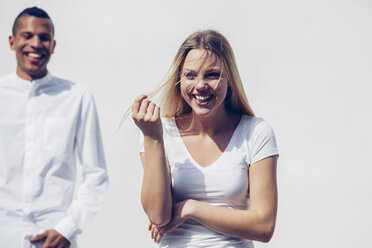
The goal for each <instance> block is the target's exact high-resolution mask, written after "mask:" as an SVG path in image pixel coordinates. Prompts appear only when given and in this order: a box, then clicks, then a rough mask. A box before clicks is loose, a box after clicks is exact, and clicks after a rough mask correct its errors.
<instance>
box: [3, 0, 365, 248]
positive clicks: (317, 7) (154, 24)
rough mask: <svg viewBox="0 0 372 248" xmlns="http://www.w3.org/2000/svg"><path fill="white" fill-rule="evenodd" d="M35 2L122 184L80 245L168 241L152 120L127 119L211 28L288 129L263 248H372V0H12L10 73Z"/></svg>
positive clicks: (7, 10) (274, 118)
mask: <svg viewBox="0 0 372 248" xmlns="http://www.w3.org/2000/svg"><path fill="white" fill-rule="evenodd" d="M34 5H37V6H39V7H42V8H44V9H45V10H46V11H47V12H48V13H49V14H50V16H51V17H52V20H53V22H54V25H55V29H56V37H55V38H56V40H57V47H56V50H55V53H54V55H53V57H52V60H51V62H50V64H49V70H50V71H51V73H52V74H53V75H55V76H59V77H63V78H66V79H69V80H72V81H74V82H77V83H80V84H83V85H85V86H86V87H87V88H89V89H90V90H91V92H92V93H93V94H94V96H95V99H96V103H97V107H98V111H99V115H100V121H101V129H102V133H103V139H104V145H105V151H106V158H107V164H108V169H109V175H110V180H111V182H110V187H109V190H108V192H107V196H106V200H105V204H104V206H103V209H102V211H101V212H100V213H99V214H98V215H97V217H96V218H95V219H94V220H93V221H92V222H90V223H89V224H88V226H87V227H86V228H85V230H84V232H83V233H82V235H80V236H79V239H78V243H79V245H80V247H81V248H88V247H89V248H96V247H97V248H98V247H155V246H154V245H153V243H152V240H151V239H150V234H149V233H148V231H147V218H146V216H145V214H144V212H143V210H142V208H141V205H140V198H139V196H140V187H141V180H142V168H141V165H140V160H139V156H138V132H139V131H138V130H137V129H136V127H135V125H134V124H133V122H132V120H131V119H128V120H126V121H125V123H124V124H123V126H122V128H121V129H120V131H118V132H116V130H117V127H118V125H119V122H120V120H121V118H122V116H123V114H124V112H125V111H126V109H127V108H128V107H129V106H130V105H131V103H132V101H133V99H134V98H135V97H136V96H137V95H138V94H141V93H148V92H150V91H151V90H152V89H154V87H156V85H157V84H158V83H159V82H160V81H161V79H162V78H163V76H164V75H165V73H166V72H167V70H168V68H169V66H170V64H171V62H172V59H173V57H174V55H175V53H176V50H177V49H178V47H179V46H180V44H181V43H182V42H183V40H184V39H185V38H186V37H187V36H188V35H189V34H191V33H192V32H193V31H196V30H198V29H205V28H212V29H216V30H218V31H220V32H221V33H222V34H224V35H225V36H226V37H227V38H228V40H229V41H230V42H231V45H232V47H233V49H234V51H235V55H236V57H237V63H238V67H239V70H240V72H241V76H242V79H243V82H244V87H245V90H246V93H247V95H248V99H249V100H250V103H251V105H252V107H253V109H254V110H255V113H256V114H257V115H258V116H261V117H263V118H264V119H265V120H266V121H268V122H269V123H270V124H271V126H272V127H273V128H274V130H275V133H276V136H277V140H278V145H279V150H280V159H279V166H278V183H279V211H278V219H277V226H276V231H275V234H274V237H273V239H272V241H271V242H270V243H269V244H260V243H258V242H256V248H260V247H272V248H283V247H286V248H292V247H293V248H297V247H301V248H312V247H338V248H346V247H357V248H359V247H361V248H368V247H372V241H371V239H370V238H369V236H370V232H371V230H372V211H371V209H372V190H371V189H372V180H371V174H372V163H371V159H370V152H371V150H372V149H371V148H372V144H371V143H372V142H371V140H372V131H371V127H372V115H371V112H372V111H371V107H372V100H371V99H372V97H371V93H372V86H371V83H372V73H371V68H372V45H371V44H372V2H370V1H367V0H365V1H363V0H338V1H336V0H313V1H298V0H282V1H276V0H266V1H240V0H232V1H227V0H226V1H221V0H203V1H196V0H189V1H176V0H166V1H150V0H149V1H127V0H126V1H123V0H105V1H98V0H89V1H88V0H86V1H74V0H64V1H56V0H43V1H41V0H40V1H30V0H17V1H11V0H8V1H6V0H2V1H1V2H0V58H1V59H0V74H1V75H3V74H8V73H12V72H14V70H15V66H16V62H15V55H14V54H13V52H11V51H10V49H9V45H8V35H9V34H10V31H11V26H12V23H13V20H14V18H15V17H16V15H17V14H18V13H19V12H20V11H21V10H23V9H24V8H26V7H30V6H34ZM10 107H11V106H10Z"/></svg>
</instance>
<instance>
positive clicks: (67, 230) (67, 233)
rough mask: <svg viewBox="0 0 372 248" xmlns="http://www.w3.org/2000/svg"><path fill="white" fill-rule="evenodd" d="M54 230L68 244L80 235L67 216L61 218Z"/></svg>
mask: <svg viewBox="0 0 372 248" xmlns="http://www.w3.org/2000/svg"><path fill="white" fill-rule="evenodd" d="M54 229H55V230H56V231H57V232H59V233H60V234H62V236H63V237H65V238H66V239H68V241H70V243H71V241H72V240H73V239H75V237H76V235H78V234H79V233H80V231H79V229H78V228H77V226H76V224H75V222H74V221H73V220H72V219H70V217H69V216H68V217H66V218H63V219H62V220H61V221H60V222H59V223H58V224H57V226H56V227H55V228H54Z"/></svg>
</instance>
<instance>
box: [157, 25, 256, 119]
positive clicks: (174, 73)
mask: <svg viewBox="0 0 372 248" xmlns="http://www.w3.org/2000/svg"><path fill="white" fill-rule="evenodd" d="M192 49H205V50H207V51H210V52H212V53H213V54H215V55H216V56H217V57H218V58H220V59H221V61H222V66H223V74H224V75H225V76H226V78H227V80H228V82H229V85H230V86H229V87H228V92H227V95H226V98H225V105H226V109H227V111H229V112H232V113H236V114H244V115H249V116H254V113H253V111H252V109H251V107H250V106H249V103H248V100H247V97H246V96H245V93H244V88H243V84H242V81H241V79H240V75H239V71H238V68H237V65H236V61H235V56H234V53H233V50H232V48H231V46H230V44H229V42H228V41H227V39H226V38H225V37H224V36H223V35H222V34H220V33H219V32H217V31H214V30H204V31H197V32H195V33H193V34H191V35H190V36H189V37H188V38H187V39H186V40H185V41H184V42H183V44H182V45H181V47H180V48H179V49H178V52H177V54H176V56H175V58H174V59H173V62H172V65H171V67H170V69H169V71H168V73H167V76H166V77H165V79H164V80H163V83H162V84H161V85H160V86H159V88H157V89H156V90H155V91H154V92H153V93H152V94H150V95H156V94H157V93H159V92H161V93H160V107H161V113H162V114H161V115H162V116H166V117H174V116H182V115H184V114H186V113H189V112H191V108H190V106H189V105H188V104H187V103H186V101H185V100H184V99H183V97H182V96H181V91H180V84H179V81H180V74H181V70H182V65H183V62H184V61H185V58H186V56H187V54H188V52H189V51H190V50H192Z"/></svg>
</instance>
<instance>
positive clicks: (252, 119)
mask: <svg viewBox="0 0 372 248" xmlns="http://www.w3.org/2000/svg"><path fill="white" fill-rule="evenodd" d="M241 126H242V129H243V130H245V132H248V133H250V134H253V133H261V134H262V133H270V134H271V133H272V132H273V131H272V128H271V126H270V125H269V123H267V122H266V121H265V120H264V119H263V118H261V117H256V116H249V115H243V116H242V119H241Z"/></svg>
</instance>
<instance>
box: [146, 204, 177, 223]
mask: <svg viewBox="0 0 372 248" xmlns="http://www.w3.org/2000/svg"><path fill="white" fill-rule="evenodd" d="M145 212H146V215H147V217H148V218H149V221H150V222H151V223H152V224H154V225H156V226H164V225H166V224H168V223H169V222H170V220H171V217H172V212H171V210H169V211H166V210H165V209H162V210H160V211H159V210H156V209H153V208H150V209H145Z"/></svg>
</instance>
